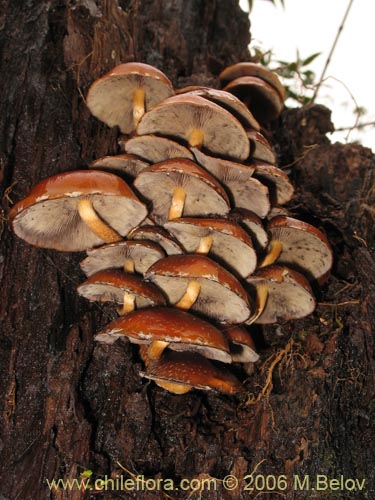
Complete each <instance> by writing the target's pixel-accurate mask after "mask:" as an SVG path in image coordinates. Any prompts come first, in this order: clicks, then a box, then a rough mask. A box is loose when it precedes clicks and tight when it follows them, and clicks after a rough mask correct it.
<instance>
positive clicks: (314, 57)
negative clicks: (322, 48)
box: [302, 52, 321, 66]
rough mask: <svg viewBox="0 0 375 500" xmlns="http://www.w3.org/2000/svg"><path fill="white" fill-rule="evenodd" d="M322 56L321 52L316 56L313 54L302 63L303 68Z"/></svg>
mask: <svg viewBox="0 0 375 500" xmlns="http://www.w3.org/2000/svg"><path fill="white" fill-rule="evenodd" d="M320 55H321V52H316V53H315V54H312V55H311V56H309V57H307V58H306V59H305V60H304V61H302V66H307V65H308V64H310V63H312V62H313V61H314V59H316V58H317V57H318V56H320Z"/></svg>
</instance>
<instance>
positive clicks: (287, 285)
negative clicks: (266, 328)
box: [246, 266, 316, 324]
mask: <svg viewBox="0 0 375 500" xmlns="http://www.w3.org/2000/svg"><path fill="white" fill-rule="evenodd" d="M246 281H247V282H248V283H250V284H251V285H254V286H255V287H258V286H259V285H265V286H266V287H267V289H268V298H267V303H266V306H265V308H264V309H263V312H262V313H261V315H260V316H259V317H258V319H257V320H256V321H255V323H259V324H269V323H277V322H279V321H288V320H291V319H298V318H304V317H305V316H308V315H309V314H311V313H312V312H313V311H314V309H315V305H316V304H315V299H314V296H313V292H312V289H311V287H310V285H309V282H308V281H307V279H306V278H305V277H304V276H303V275H302V274H300V273H298V272H296V271H293V270H292V269H289V268H287V267H282V266H268V267H265V268H262V269H260V270H259V271H257V272H256V273H255V274H253V275H252V276H249V277H248V278H247V280H246Z"/></svg>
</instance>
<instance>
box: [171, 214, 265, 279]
mask: <svg viewBox="0 0 375 500" xmlns="http://www.w3.org/2000/svg"><path fill="white" fill-rule="evenodd" d="M164 227H166V228H167V229H168V231H170V232H171V233H172V234H173V235H174V236H175V237H176V238H177V240H178V241H179V242H180V243H181V244H182V246H183V247H184V249H185V250H186V252H188V253H193V252H196V251H197V248H198V247H199V244H200V241H201V238H206V237H210V238H212V246H211V247H210V250H209V253H210V256H212V257H214V258H215V257H216V258H219V259H220V260H221V261H222V262H223V263H224V264H226V265H227V266H229V268H231V269H232V270H233V271H235V272H236V273H237V274H238V275H239V276H241V277H242V278H246V277H247V276H248V275H249V274H251V273H252V272H254V270H255V268H256V265H257V256H256V253H255V250H254V248H253V245H252V241H251V238H250V236H249V235H248V234H247V233H246V231H245V230H244V229H242V227H241V226H239V225H238V224H236V223H235V222H231V221H229V220H227V219H214V218H189V217H184V218H182V219H174V220H172V221H169V222H166V223H165V224H164Z"/></svg>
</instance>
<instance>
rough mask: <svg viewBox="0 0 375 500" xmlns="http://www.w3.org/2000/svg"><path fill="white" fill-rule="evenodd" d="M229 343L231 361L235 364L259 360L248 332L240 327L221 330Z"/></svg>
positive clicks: (235, 326)
mask: <svg viewBox="0 0 375 500" xmlns="http://www.w3.org/2000/svg"><path fill="white" fill-rule="evenodd" d="M223 333H224V335H225V336H226V337H227V339H228V341H229V347H230V351H231V355H232V360H233V361H234V362H236V363H255V362H256V361H258V360H259V354H258V353H257V352H256V349H255V344H254V340H253V339H252V337H251V335H250V333H249V332H248V330H247V329H246V328H245V327H243V326H240V325H234V326H228V327H226V328H225V329H224V330H223Z"/></svg>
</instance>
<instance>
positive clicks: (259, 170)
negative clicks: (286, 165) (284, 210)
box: [254, 162, 294, 205]
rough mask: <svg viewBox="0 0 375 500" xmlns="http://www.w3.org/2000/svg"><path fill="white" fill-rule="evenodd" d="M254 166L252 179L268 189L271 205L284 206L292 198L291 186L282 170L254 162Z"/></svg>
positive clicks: (292, 190) (292, 189) (292, 188)
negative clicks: (255, 179) (257, 180)
mask: <svg viewBox="0 0 375 500" xmlns="http://www.w3.org/2000/svg"><path fill="white" fill-rule="evenodd" d="M254 166H255V172H254V177H255V178H257V179H259V180H260V181H261V182H262V183H263V184H265V185H266V186H267V187H268V189H269V192H270V197H271V201H272V204H273V205H284V204H285V203H288V202H289V201H290V200H291V199H292V198H293V196H294V187H293V184H292V183H291V182H290V179H289V177H288V176H287V174H286V173H285V172H284V171H283V170H281V169H280V168H277V167H275V166H274V165H268V164H266V163H260V162H255V163H254Z"/></svg>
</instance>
